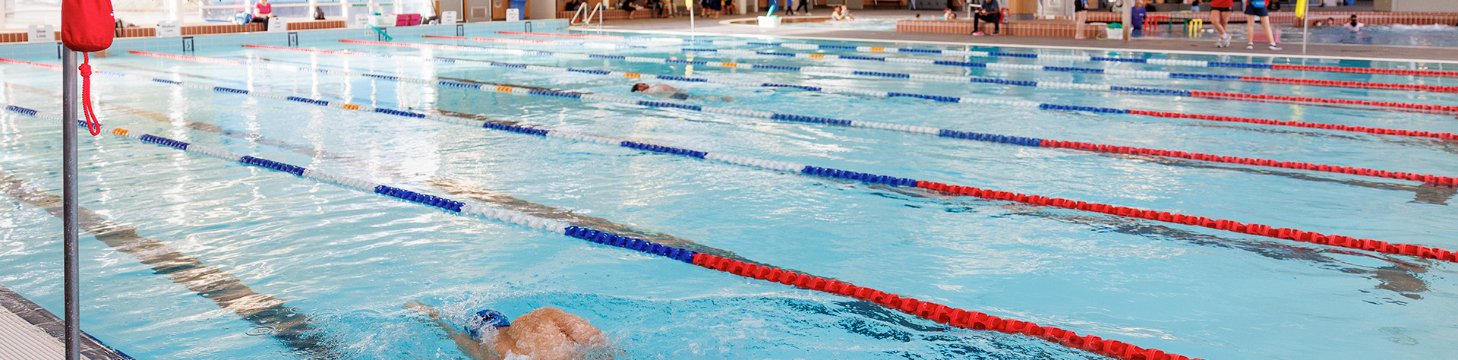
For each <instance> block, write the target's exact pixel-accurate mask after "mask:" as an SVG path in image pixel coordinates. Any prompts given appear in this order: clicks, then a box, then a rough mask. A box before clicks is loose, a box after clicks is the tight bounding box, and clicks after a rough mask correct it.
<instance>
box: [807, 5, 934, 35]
mask: <svg viewBox="0 0 1458 360" xmlns="http://www.w3.org/2000/svg"><path fill="white" fill-rule="evenodd" d="M829 15H830V10H829V9H827V10H825V11H824V14H822V16H829ZM911 19H912V18H911V17H858V18H856V19H855V20H850V21H833V20H830V21H820V22H789V23H783V24H780V26H784V27H789V28H796V29H823V30H873V31H896V21H898V20H911Z"/></svg>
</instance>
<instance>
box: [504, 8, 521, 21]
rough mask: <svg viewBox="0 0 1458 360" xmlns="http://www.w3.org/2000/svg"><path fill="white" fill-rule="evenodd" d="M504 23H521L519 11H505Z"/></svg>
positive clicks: (512, 9)
mask: <svg viewBox="0 0 1458 360" xmlns="http://www.w3.org/2000/svg"><path fill="white" fill-rule="evenodd" d="M506 21H521V9H517V8H510V9H506Z"/></svg>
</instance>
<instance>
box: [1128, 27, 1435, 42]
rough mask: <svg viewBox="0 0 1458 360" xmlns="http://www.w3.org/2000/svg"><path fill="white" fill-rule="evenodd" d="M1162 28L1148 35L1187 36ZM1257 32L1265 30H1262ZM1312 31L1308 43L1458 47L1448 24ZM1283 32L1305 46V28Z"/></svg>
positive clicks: (1240, 31)
mask: <svg viewBox="0 0 1458 360" xmlns="http://www.w3.org/2000/svg"><path fill="white" fill-rule="evenodd" d="M1160 28H1161V30H1160V31H1156V32H1149V33H1147V34H1148V35H1152V36H1155V37H1174V38H1181V37H1184V36H1185V33H1184V31H1183V30H1182V29H1183V28H1182V27H1176V28H1175V29H1176V30H1175V31H1173V32H1171V31H1169V30H1165V29H1167V26H1161V27H1160ZM1205 29H1206V31H1204V32H1203V33H1201V34H1200V37H1201V38H1203V39H1209V40H1210V41H1215V33H1214V28H1213V27H1211V25H1209V24H1205ZM1230 29H1231V33H1232V34H1234V36H1235V38H1236V39H1237V40H1239V39H1245V38H1246V37H1245V25H1244V24H1232V25H1231V26H1230ZM1256 29H1257V31H1264V30H1260V29H1261V28H1259V27H1257V28H1256ZM1308 30H1309V34H1308V35H1309V36H1308V38H1307V41H1309V42H1310V43H1312V44H1348V45H1382V46H1439V47H1458V27H1454V26H1448V25H1373V26H1367V27H1364V28H1363V29H1362V31H1358V32H1354V31H1351V30H1350V29H1347V28H1345V27H1341V26H1334V27H1321V28H1311V29H1308ZM1280 31H1281V34H1280V37H1281V42H1282V43H1283V44H1300V43H1301V37H1302V34H1301V31H1302V29H1301V28H1299V27H1294V28H1293V27H1285V28H1281V29H1280ZM1237 45H1238V44H1237Z"/></svg>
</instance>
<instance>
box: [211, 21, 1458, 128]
mask: <svg viewBox="0 0 1458 360" xmlns="http://www.w3.org/2000/svg"><path fill="white" fill-rule="evenodd" d="M243 46H244V47H246V48H252V49H270V50H286V51H295V52H307V53H319V54H330V55H344V56H373V57H382V58H411V59H419V58H417V57H415V56H409V55H398V54H393V53H377V52H359V51H350V50H323V49H315V48H295V47H282V46H269V45H253V44H245V45H243ZM421 57H423V58H424V59H428V60H431V61H435V62H439V63H447V64H455V63H458V62H471V63H482V64H488V65H491V66H498V67H507V68H514V69H527V70H538V71H553V72H563V71H565V72H572V73H577V74H588V75H599V76H622V77H625V78H633V79H645V78H647V79H656V80H663V81H675V82H687V83H716V84H725V85H731V86H743V87H764V88H794V89H800V90H805V91H813V92H824V93H831V94H847V95H861V96H872V97H880V98H907V99H919V100H927V101H933V102H943V103H962V104H977V105H1005V106H1013V107H1021V108H1036V109H1040V110H1045V111H1059V112H1069V111H1078V112H1092V113H1102V114H1116V115H1122V114H1129V115H1139V116H1147V117H1154V118H1160V119H1183V120H1201V121H1212V122H1226V123H1241V124H1255V125H1266V126H1285V127H1296V128H1308V129H1323V130H1334V131H1348V132H1356V133H1365V134H1380V135H1394V136H1411V137H1425V138H1437V139H1445V140H1458V134H1453V133H1445V132H1430V131H1416V130H1406V129H1390V128H1374V127H1365V126H1350V125H1341V124H1328V123H1312V122H1302V121H1289V120H1275V119H1262V118H1248V117H1236V116H1227V115H1205V114H1193V113H1179V112H1165V111H1155V110H1141V109H1120V108H1106V107H1091V106H1083V105H1065V104H1052V103H1033V102H1029V101H1025V100H1005V99H996V98H992V97H990V96H982V97H959V96H948V95H937V94H922V93H907V92H889V91H876V90H860V89H854V88H838V87H827V86H811V85H800V84H794V83H775V82H760V81H745V80H733V79H726V78H722V77H717V76H704V75H703V74H699V75H698V76H678V75H664V74H649V73H636V72H625V71H614V70H603V69H594V68H579V67H557V66H546V65H531V64H519V63H504V62H497V61H491V60H476V59H462V58H442V57H435V56H430V55H421ZM257 59H259V60H262V61H270V62H277V60H271V59H267V58H257ZM240 64H241V63H240ZM295 64H297V63H295ZM311 69H312V70H306V71H316V70H318V69H319V67H317V66H312V65H311ZM735 76H738V75H735Z"/></svg>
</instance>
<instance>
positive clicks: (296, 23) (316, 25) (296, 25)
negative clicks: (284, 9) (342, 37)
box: [289, 20, 346, 31]
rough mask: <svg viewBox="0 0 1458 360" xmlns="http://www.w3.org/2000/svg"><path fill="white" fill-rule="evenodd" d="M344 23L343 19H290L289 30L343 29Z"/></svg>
mask: <svg viewBox="0 0 1458 360" xmlns="http://www.w3.org/2000/svg"><path fill="white" fill-rule="evenodd" d="M345 25H346V23H345V22H344V20H290V21H289V31H295V30H320V29H343V28H344V27H345Z"/></svg>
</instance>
